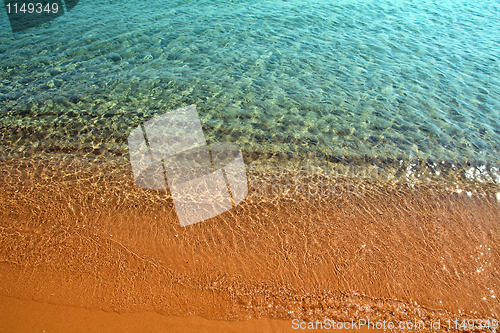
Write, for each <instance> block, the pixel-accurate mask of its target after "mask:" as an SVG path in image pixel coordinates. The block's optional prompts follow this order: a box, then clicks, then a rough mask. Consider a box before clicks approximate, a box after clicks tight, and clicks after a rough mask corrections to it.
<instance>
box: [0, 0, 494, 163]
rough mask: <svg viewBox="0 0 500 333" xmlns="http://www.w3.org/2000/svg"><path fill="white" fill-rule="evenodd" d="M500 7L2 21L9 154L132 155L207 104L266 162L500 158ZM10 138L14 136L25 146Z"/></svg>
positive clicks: (264, 9) (99, 12)
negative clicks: (140, 132)
mask: <svg viewBox="0 0 500 333" xmlns="http://www.w3.org/2000/svg"><path fill="white" fill-rule="evenodd" d="M499 12H500V5H499V4H498V3H497V2H495V1H482V2H478V3H470V2H466V1H440V2H431V1H383V2H378V3H373V2H370V1H357V2H337V3H333V2H331V1H321V0H317V1H298V0H294V1H256V2H253V1H218V2H217V3H214V2H211V1H149V2H143V1H133V0H131V1H84V0H81V1H80V3H79V4H78V6H77V7H75V8H74V9H73V10H72V11H71V12H69V13H67V14H65V15H63V16H61V17H59V18H58V19H57V20H55V21H52V22H49V23H47V24H45V25H43V26H41V27H38V28H32V29H30V30H27V31H25V32H22V33H15V34H14V33H12V32H11V30H10V26H9V22H8V20H7V16H6V15H5V14H2V16H1V17H0V26H1V33H0V40H1V45H0V67H1V71H0V76H1V81H0V109H1V117H0V126H1V128H2V133H1V137H0V143H1V149H2V150H3V153H4V156H5V155H8V154H13V153H23V152H24V153H25V154H28V153H32V152H33V151H37V149H38V150H47V149H49V150H50V149H53V150H58V149H67V150H74V149H83V148H87V149H89V148H90V149H105V150H109V151H114V152H117V153H124V154H126V153H127V148H126V138H127V136H128V134H129V133H130V131H131V130H132V129H133V128H134V127H135V126H137V125H138V124H141V123H143V122H144V121H146V120H148V119H150V118H152V117H153V116H155V115H158V114H162V113H164V112H167V111H169V110H172V109H175V108H178V107H181V106H185V105H189V104H196V105H197V107H198V110H199V113H200V118H201V120H202V124H203V126H204V128H205V130H206V131H205V133H206V136H207V138H208V139H209V140H212V141H231V142H235V143H237V144H238V145H239V146H240V147H241V148H242V150H243V151H244V152H245V153H255V152H256V153H260V154H262V153H263V154H264V156H269V155H278V156H285V157H288V158H289V157H301V156H306V155H308V156H309V155H310V154H313V155H316V156H318V157H326V158H329V159H333V160H344V159H346V158H347V159H359V158H367V157H368V158H373V157H376V158H382V159H392V158H394V159H415V158H417V159H424V160H429V159H430V160H443V159H444V160H449V161H483V163H484V162H487V163H493V164H499V162H500V154H499V152H500V120H499V110H500V57H499V54H500V51H499V50H500V40H499V37H498V36H500V21H499V20H498V13H499ZM12 144H13V145H12Z"/></svg>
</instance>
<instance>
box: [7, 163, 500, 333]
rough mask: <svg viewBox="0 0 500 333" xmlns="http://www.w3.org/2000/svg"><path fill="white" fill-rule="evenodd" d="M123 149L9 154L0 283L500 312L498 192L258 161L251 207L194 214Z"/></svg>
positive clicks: (316, 313) (293, 303) (399, 309)
mask: <svg viewBox="0 0 500 333" xmlns="http://www.w3.org/2000/svg"><path fill="white" fill-rule="evenodd" d="M125 162H126V161H123V160H120V159H116V160H112V161H108V162H106V163H104V164H96V163H91V164H87V163H85V161H83V160H78V159H71V158H66V159H65V160H64V161H58V162H57V163H54V162H52V161H45V160H39V161H30V162H26V163H20V162H19V161H17V162H13V161H8V160H7V161H3V162H2V163H1V166H0V184H2V186H1V188H0V281H1V282H0V295H3V296H9V297H15V298H17V299H20V300H34V301H38V302H45V303H50V304H55V305H61V306H76V307H80V308H87V309H93V310H104V311H115V312H119V313H139V312H144V311H148V312H155V313H158V314H161V315H168V316H172V315H177V316H197V317H202V318H205V319H210V320H214V319H217V320H226V321H228V320H247V319H251V318H253V319H255V318H277V319H278V318H279V319H286V320H289V321H290V320H292V319H300V320H304V321H316V320H324V319H325V318H329V319H333V320H336V321H351V320H358V319H360V318H365V319H369V320H373V321H377V320H380V321H382V320H386V321H389V320H390V321H393V322H395V323H397V322H401V321H407V320H415V319H419V320H423V321H425V322H431V321H437V320H440V321H441V322H446V321H447V320H455V319H459V320H462V319H478V320H480V319H488V318H489V319H498V318H499V317H500V303H499V301H498V298H497V297H498V292H499V291H500V288H499V287H500V274H499V273H500V272H499V269H500V262H499V258H500V256H499V254H500V241H499V240H500V223H499V222H500V205H499V204H498V202H497V200H496V198H495V194H496V193H492V192H489V191H487V190H484V191H480V190H478V191H476V192H474V194H473V195H470V196H469V195H467V194H466V193H465V192H464V193H461V194H457V193H454V192H452V191H450V190H448V189H446V188H445V187H444V186H441V187H440V186H439V185H438V184H434V185H433V186H430V185H429V184H414V185H412V186H408V184H403V183H389V182H384V181H381V180H373V179H372V180H370V179H352V178H346V177H341V176H338V177H326V176H321V175H306V176H304V177H301V178H297V177H296V175H293V174H287V173H286V172H285V173H280V174H271V173H268V172H267V173H266V172H254V171H252V172H249V174H248V176H249V180H250V184H251V186H250V192H249V195H248V197H247V198H246V199H245V200H244V201H243V202H242V203H241V204H240V205H238V206H237V207H235V208H233V209H232V210H230V211H228V212H226V213H223V214H221V215H219V216H216V217H214V218H212V219H210V220H207V221H204V222H201V223H197V224H194V225H191V226H188V227H184V228H183V227H180V225H179V222H178V220H177V215H176V212H175V209H174V207H173V202H172V199H171V196H170V195H169V193H168V191H160V190H144V189H140V188H138V187H137V186H136V185H135V183H134V180H133V176H132V172H131V170H130V166H129V165H128V164H126V163H125ZM259 184H260V185H259ZM262 184H266V185H265V186H263V185H262ZM273 184H274V185H276V186H274V189H275V191H274V192H273V186H272V185H273ZM277 184H282V185H283V184H285V185H286V186H281V187H279V186H277ZM318 184H322V186H321V187H318V186H317V185H318ZM311 186H313V188H314V190H311ZM282 189H286V190H287V191H283V190H282ZM332 189H334V190H332ZM290 325H291V321H290Z"/></svg>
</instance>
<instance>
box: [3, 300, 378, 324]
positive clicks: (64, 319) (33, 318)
mask: <svg viewBox="0 0 500 333" xmlns="http://www.w3.org/2000/svg"><path fill="white" fill-rule="evenodd" d="M0 327H2V328H3V329H4V330H5V332H18V333H23V332H26V333H28V332H29V333H31V332H53V333H58V332H61V333H67V332H86V333H94V332H95V333H99V332H106V333H113V332H120V333H128V332H131V333H135V332H144V333H149V332H151V333H158V332H174V333H175V332H182V333H203V332H221V333H226V332H238V333H247V332H248V333H254V332H255V333H261V332H262V333H268V332H273V333H282V332H283V333H285V332H296V331H297V330H294V329H293V323H292V321H291V320H283V319H269V318H261V319H249V320H241V321H222V320H208V319H205V318H201V317H197V316H183V317H181V316H164V315H160V314H158V313H156V312H133V313H116V312H105V311H101V310H89V309H85V308H79V307H72V306H63V305H54V304H48V303H41V302H35V301H31V300H21V299H17V298H12V297H5V296H0ZM319 327H320V326H318V329H317V331H331V330H328V329H326V328H324V329H320V328H319ZM335 331H336V332H340V333H347V332H356V333H365V332H379V331H380V330H377V329H366V328H363V329H355V330H343V329H338V330H335Z"/></svg>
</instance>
